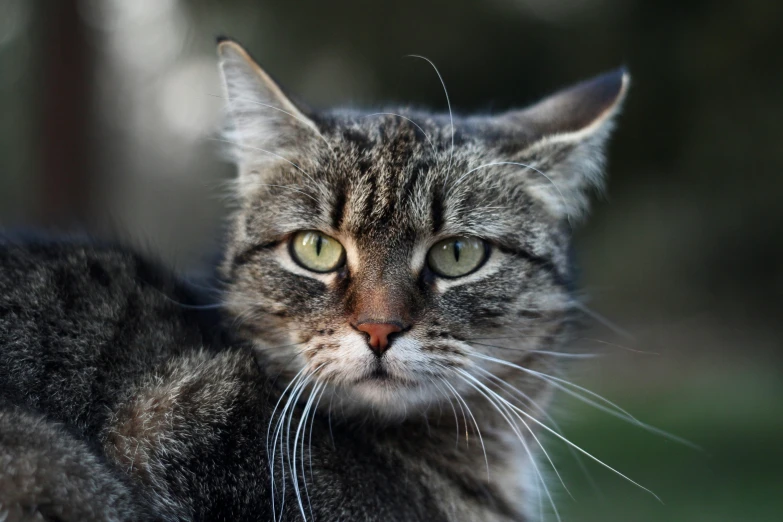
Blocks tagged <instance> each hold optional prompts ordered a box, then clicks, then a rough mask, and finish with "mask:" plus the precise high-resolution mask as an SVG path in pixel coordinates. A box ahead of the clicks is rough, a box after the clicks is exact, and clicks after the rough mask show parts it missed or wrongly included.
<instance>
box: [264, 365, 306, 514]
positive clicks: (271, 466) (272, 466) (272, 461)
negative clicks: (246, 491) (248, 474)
mask: <svg viewBox="0 0 783 522" xmlns="http://www.w3.org/2000/svg"><path fill="white" fill-rule="evenodd" d="M306 370H307V367H304V368H302V369H301V370H299V372H298V373H297V374H296V375H295V376H294V377H293V379H291V382H289V383H288V386H286V387H285V389H284V390H283V392H282V393H281V394H280V398H279V399H278V400H277V403H276V404H275V407H274V409H273V410H272V414H271V415H270V416H269V427H268V428H267V430H266V452H267V455H271V456H270V458H269V471H270V473H271V487H270V490H271V493H272V516H273V517H274V520H275V521H277V511H276V510H275V452H274V447H273V449H272V452H271V453H270V451H269V445H270V440H269V434H270V431H271V430H272V422H273V421H274V419H275V413H276V412H277V408H278V407H279V406H280V402H281V401H282V400H283V397H285V395H286V393H287V392H288V390H289V389H290V388H291V387H292V386H294V387H295V386H296V383H297V382H298V381H299V379H300V378H301V377H302V374H303V373H304V372H305V371H306ZM289 400H290V397H289ZM286 404H287V401H286ZM280 419H282V413H281V415H280ZM280 419H278V422H277V423H275V439H274V440H275V445H276V444H277V424H279V422H280ZM282 478H283V485H284V486H285V470H284V472H283V477H282ZM283 501H285V498H284V497H283Z"/></svg>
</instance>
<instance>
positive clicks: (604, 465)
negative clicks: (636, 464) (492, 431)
mask: <svg viewBox="0 0 783 522" xmlns="http://www.w3.org/2000/svg"><path fill="white" fill-rule="evenodd" d="M479 384H480V385H481V386H484V385H483V384H481V383H480V382H479ZM484 387H485V386H484ZM490 391H491V390H490ZM507 402H508V401H507ZM508 405H509V407H510V408H513V409H514V410H515V411H517V412H519V413H520V414H522V415H523V416H525V417H526V418H528V419H530V420H531V421H533V422H535V423H536V424H538V425H539V426H541V427H542V428H543V429H545V430H546V431H548V432H550V433H551V434H553V435H554V436H555V437H557V438H559V439H560V440H562V441H563V442H565V443H566V444H568V445H570V446H572V447H573V448H575V449H576V450H577V451H579V452H580V453H582V454H584V455H586V456H587V457H590V458H591V459H592V460H594V461H595V462H597V463H598V464H600V465H601V466H603V467H605V468H606V469H608V470H610V471H613V472H614V473H616V474H617V475H619V476H620V477H622V478H624V479H625V480H627V481H628V482H630V483H631V484H633V485H635V486H636V487H638V488H640V489H642V490H644V491H646V492H647V493H649V494H650V495H652V496H653V497H655V498H656V499H657V500H658V502H661V503H663V501H662V500H661V498H660V497H659V496H658V495H656V494H655V493H653V492H652V491H651V490H649V489H647V488H646V487H644V486H642V485H641V484H639V483H638V482H636V481H634V480H632V479H631V478H629V477H628V476H626V475H624V474H622V473H620V472H619V471H617V470H616V469H614V468H613V467H611V466H609V465H608V464H606V463H605V462H604V461H602V460H601V459H599V458H598V457H595V456H593V455H592V454H590V453H588V452H587V451H585V450H584V449H582V448H581V447H580V446H578V445H576V444H574V443H573V442H571V441H570V440H568V439H567V438H565V437H564V436H562V435H560V434H559V433H558V432H557V431H555V430H553V429H552V428H550V427H549V426H547V425H546V424H544V423H543V422H541V421H539V420H538V419H536V418H535V417H533V416H532V415H530V414H529V413H527V412H526V411H525V410H522V409H520V408H518V407H517V406H515V405H513V404H511V403H508Z"/></svg>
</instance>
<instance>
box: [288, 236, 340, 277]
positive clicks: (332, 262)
mask: <svg viewBox="0 0 783 522" xmlns="http://www.w3.org/2000/svg"><path fill="white" fill-rule="evenodd" d="M290 252H291V257H292V258H293V259H294V261H296V262H297V263H298V264H300V265H301V266H303V267H304V268H306V269H308V270H312V271H313V272H318V273H326V272H332V271H334V270H337V269H338V268H340V267H341V266H342V265H343V263H344V262H345V248H343V246H342V245H341V244H340V242H339V241H337V240H336V239H334V238H333V237H330V236H327V235H326V234H324V233H322V232H318V231H317V230H303V231H300V232H297V233H296V234H294V235H293V237H292V238H291V244H290Z"/></svg>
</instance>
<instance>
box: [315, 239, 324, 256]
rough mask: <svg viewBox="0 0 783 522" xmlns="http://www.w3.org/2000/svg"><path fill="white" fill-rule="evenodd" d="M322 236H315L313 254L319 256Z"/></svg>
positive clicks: (322, 240)
mask: <svg viewBox="0 0 783 522" xmlns="http://www.w3.org/2000/svg"><path fill="white" fill-rule="evenodd" d="M323 242H324V238H323V237H321V236H316V238H315V255H317V256H320V255H321V247H322V246H323Z"/></svg>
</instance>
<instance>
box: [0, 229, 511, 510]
mask: <svg viewBox="0 0 783 522" xmlns="http://www.w3.org/2000/svg"><path fill="white" fill-rule="evenodd" d="M195 290H196V289H195V288H193V287H190V286H188V285H186V284H185V283H183V282H180V281H178V280H177V279H176V278H175V277H174V276H173V275H172V274H169V273H167V272H166V271H165V270H164V269H162V268H160V267H158V266H156V265H155V264H153V263H150V262H149V261H147V260H145V259H144V258H142V257H140V256H137V255H135V254H133V253H132V252H131V251H129V250H127V249H122V248H119V247H114V246H107V245H100V244H96V243H91V242H87V241H83V240H78V241H68V242H61V241H50V240H45V239H44V240H42V239H34V240H29V239H23V240H20V239H14V240H4V241H0V336H2V339H3V340H4V343H5V344H4V346H3V349H2V350H0V374H2V375H3V381H2V397H3V399H2V402H0V463H2V464H3V469H2V472H0V514H5V513H9V514H10V515H11V516H14V515H21V514H22V513H27V514H29V515H30V520H35V518H34V516H33V514H34V513H36V512H38V511H40V512H41V513H42V514H43V518H42V519H44V520H48V519H49V518H47V517H52V518H53V519H56V520H145V519H149V520H248V521H250V520H269V519H272V518H273V514H272V510H273V505H272V495H271V491H272V488H273V486H272V481H271V478H270V473H269V461H268V456H267V454H268V448H267V429H268V427H269V422H270V419H271V418H272V412H273V410H274V407H275V404H276V402H277V400H278V399H279V397H280V395H281V393H280V392H281V387H280V386H278V385H277V384H278V383H276V382H275V379H274V376H269V375H266V374H264V373H263V371H262V370H261V369H260V368H259V366H258V364H257V362H256V360H255V358H254V357H253V355H252V353H251V352H250V351H249V350H248V349H245V348H244V347H242V346H237V347H232V346H230V344H233V343H230V342H227V340H226V339H221V338H219V337H217V336H216V334H219V330H218V329H217V328H216V323H215V320H214V317H212V314H211V313H209V312H205V311H203V309H204V308H207V309H209V308H210V307H209V305H208V304H205V301H204V300H203V298H201V297H198V296H197V294H195V293H194V292H195ZM210 295H213V294H210ZM150 325H156V327H155V328H150ZM87 326H89V327H90V328H91V329H90V330H87V329H86V327H87ZM216 337H217V338H216ZM475 415H479V418H481V410H480V409H475ZM427 417H428V418H427ZM427 417H424V416H422V417H420V418H414V419H412V420H411V421H410V422H407V423H403V424H397V423H394V424H388V423H382V424H374V423H372V422H361V423H358V424H350V423H349V424H347V423H346V422H345V421H344V420H341V419H340V417H339V415H336V416H335V418H334V419H330V418H329V416H328V415H327V416H324V415H322V414H319V415H317V416H314V417H311V418H309V419H308V424H307V436H306V442H304V445H303V446H302V447H301V448H300V452H299V453H298V455H299V456H298V457H296V458H297V461H296V465H297V467H298V468H300V471H299V473H300V475H299V482H300V488H302V493H301V494H300V495H297V494H296V492H295V489H294V488H293V486H292V482H291V480H290V470H289V469H286V473H287V474H288V475H289V478H288V482H287V485H286V492H285V495H283V494H281V492H280V491H278V493H277V496H276V499H275V505H276V509H277V510H280V509H281V507H282V508H283V516H282V520H298V519H299V518H300V511H299V509H300V508H299V504H298V503H299V500H302V501H303V502H304V503H305V504H306V509H307V513H308V515H309V513H310V509H312V513H313V516H314V519H316V520H432V521H437V520H505V519H508V517H509V516H512V515H513V514H514V513H516V511H517V507H516V504H517V503H518V501H519V498H518V497H516V496H509V495H508V494H507V493H506V492H505V491H503V490H502V489H499V488H498V486H497V484H495V483H492V482H490V481H488V480H487V471H486V463H485V460H484V454H483V451H482V449H481V445H480V444H479V441H478V439H475V440H465V439H464V437H463V438H462V440H460V441H459V443H457V437H458V434H457V433H455V430H464V429H465V428H466V426H465V425H464V423H461V424H459V425H458V424H457V423H455V417H454V416H453V414H452V411H451V410H450V409H449V410H437V411H435V410H434V411H432V412H430V414H429V415H428V416H427ZM300 419H301V407H300V408H298V410H297V411H296V412H295V413H294V415H293V416H292V420H291V422H292V424H293V425H294V427H295V428H294V429H296V427H298V426H299V421H300ZM486 420H490V419H486ZM461 421H462V419H461V418H460V419H459V420H458V421H457V422H461ZM485 425H486V424H485ZM291 436H292V437H293V436H294V433H293V432H292V433H291ZM483 439H484V444H485V446H486V447H487V458H488V461H489V462H490V466H491V473H492V474H493V475H495V474H498V475H499V476H501V475H500V474H507V473H511V472H513V469H511V468H514V467H515V466H509V465H508V463H507V462H504V461H505V459H506V457H507V456H508V453H507V452H506V451H504V450H503V449H502V448H504V447H505V446H506V445H507V443H508V441H503V440H502V439H498V438H497V435H493V433H492V429H490V428H489V426H487V429H485V431H484V432H483ZM302 441H304V439H300V443H301V442H302ZM509 446H511V445H510V444H509ZM302 451H304V453H301V452H302ZM281 454H282V453H281V450H280V449H278V456H279V455H281ZM285 456H286V458H288V455H285ZM33 457H35V459H37V461H34V460H33ZM303 457H304V458H303ZM302 466H303V468H301V467H302ZM302 469H303V471H302ZM466 470H471V473H466ZM276 471H277V477H276V480H277V487H278V488H281V487H282V484H283V479H282V476H281V475H280V468H279V466H278V467H277V470H276ZM302 474H304V475H305V476H306V478H305V479H304V480H302ZM511 482H513V481H511ZM305 483H306V485H305ZM305 487H306V488H307V494H305V493H304V488H305ZM283 496H285V502H284V505H283V506H281V499H282V498H283Z"/></svg>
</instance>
